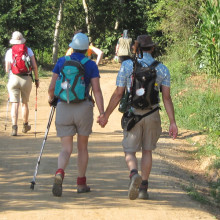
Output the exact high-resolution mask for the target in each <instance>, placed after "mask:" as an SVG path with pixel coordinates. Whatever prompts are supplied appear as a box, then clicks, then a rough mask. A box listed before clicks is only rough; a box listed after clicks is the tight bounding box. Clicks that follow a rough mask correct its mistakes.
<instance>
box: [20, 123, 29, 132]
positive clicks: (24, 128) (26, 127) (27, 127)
mask: <svg viewBox="0 0 220 220" xmlns="http://www.w3.org/2000/svg"><path fill="white" fill-rule="evenodd" d="M30 130H31V125H29V124H28V123H27V124H23V129H22V132H23V133H27V132H28V131H30Z"/></svg>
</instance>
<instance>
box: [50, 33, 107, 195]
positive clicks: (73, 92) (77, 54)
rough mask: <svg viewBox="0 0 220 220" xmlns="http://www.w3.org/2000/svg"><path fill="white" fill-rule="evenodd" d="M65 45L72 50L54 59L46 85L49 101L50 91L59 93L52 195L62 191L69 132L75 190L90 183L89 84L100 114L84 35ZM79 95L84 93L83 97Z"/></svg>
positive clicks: (99, 93) (101, 109)
mask: <svg viewBox="0 0 220 220" xmlns="http://www.w3.org/2000/svg"><path fill="white" fill-rule="evenodd" d="M69 46H70V47H71V48H73V50H74V52H73V53H72V54H71V55H70V56H65V57H61V58H60V59H59V60H58V61H57V63H56V65H55V67H54V69H53V75H52V79H51V83H50V86H49V89H48V94H49V104H50V105H56V97H55V96H54V92H55V93H56V95H57V96H58V97H59V100H58V104H57V107H56V109H57V110H56V121H55V124H56V130H57V136H58V137H60V140H61V146H62V149H61V152H60V154H59V157H58V169H57V171H56V173H55V178H54V184H53V188H52V192H53V195H54V196H61V195H62V183H63V178H64V174H65V172H64V171H65V168H66V166H67V164H68V162H69V158H70V156H71V153H72V150H73V136H75V135H76V134H77V150H78V177H77V192H78V193H86V192H89V191H90V187H89V186H88V185H87V182H86V169H87V164H88V149H87V146H88V139H89V135H90V134H91V132H92V125H93V107H94V106H93V100H92V97H91V96H90V95H89V90H90V87H91V88H92V91H93V94H94V97H95V101H96V104H97V107H98V110H99V113H100V117H102V116H103V114H104V106H103V96H102V91H101V88H100V84H99V78H100V75H99V70H98V67H97V65H96V64H95V62H94V61H92V60H90V59H88V58H87V57H85V53H86V51H87V50H88V47H89V40H88V37H87V36H86V35H85V34H83V33H78V34H76V35H75V36H74V37H73V39H72V42H71V43H70V45H69ZM81 72H82V73H83V74H81ZM76 75H77V77H76ZM60 81H62V82H60ZM83 85H84V88H85V92H84V93H82V92H81V93H79V94H78V95H77V90H78V89H79V88H80V89H82V88H81V87H82V86H83ZM81 95H84V98H83V97H81ZM68 102H69V103H68Z"/></svg>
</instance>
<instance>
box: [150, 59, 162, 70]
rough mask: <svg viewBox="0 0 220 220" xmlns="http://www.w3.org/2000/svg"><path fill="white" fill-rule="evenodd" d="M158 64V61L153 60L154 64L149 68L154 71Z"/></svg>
mask: <svg viewBox="0 0 220 220" xmlns="http://www.w3.org/2000/svg"><path fill="white" fill-rule="evenodd" d="M159 63H160V62H159V61H157V60H154V62H153V63H152V64H151V65H150V66H149V68H152V69H154V68H156V66H157V65H158V64H159Z"/></svg>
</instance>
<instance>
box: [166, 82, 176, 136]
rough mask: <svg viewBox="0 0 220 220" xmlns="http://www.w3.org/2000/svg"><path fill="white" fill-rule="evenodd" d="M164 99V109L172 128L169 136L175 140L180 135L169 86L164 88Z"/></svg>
mask: <svg viewBox="0 0 220 220" xmlns="http://www.w3.org/2000/svg"><path fill="white" fill-rule="evenodd" d="M162 98H163V103H164V107H165V109H166V112H167V115H168V118H169V121H170V127H169V135H170V136H171V137H173V139H175V138H176V137H177V135H178V128H177V125H176V121H175V115H174V107H173V102H172V98H171V96H170V88H169V87H167V86H162Z"/></svg>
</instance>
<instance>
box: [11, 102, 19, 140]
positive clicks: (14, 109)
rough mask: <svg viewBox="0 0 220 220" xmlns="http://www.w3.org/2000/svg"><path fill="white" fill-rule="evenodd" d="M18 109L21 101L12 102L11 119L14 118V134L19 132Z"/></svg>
mask: <svg viewBox="0 0 220 220" xmlns="http://www.w3.org/2000/svg"><path fill="white" fill-rule="evenodd" d="M18 109H19V102H12V104H11V120H12V133H11V135H12V136H17V132H18Z"/></svg>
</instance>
